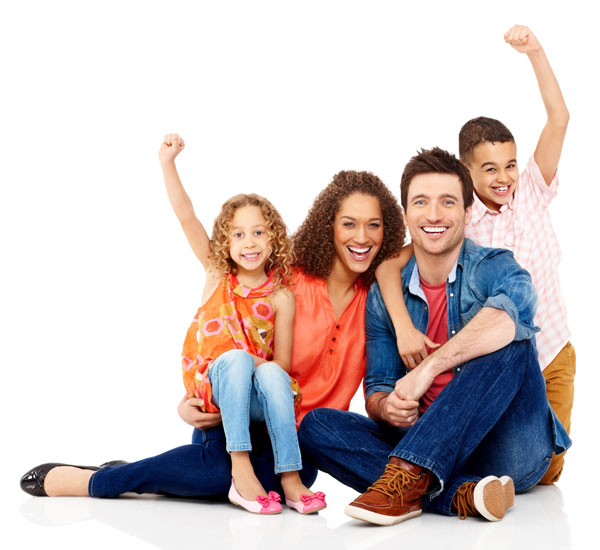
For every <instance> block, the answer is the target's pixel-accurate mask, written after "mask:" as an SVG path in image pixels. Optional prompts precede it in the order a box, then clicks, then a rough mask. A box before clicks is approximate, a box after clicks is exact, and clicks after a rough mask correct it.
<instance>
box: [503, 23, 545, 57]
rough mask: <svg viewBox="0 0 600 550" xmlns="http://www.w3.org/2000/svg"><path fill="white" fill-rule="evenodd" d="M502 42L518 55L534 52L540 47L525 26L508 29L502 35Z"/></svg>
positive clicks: (533, 35)
mask: <svg viewBox="0 0 600 550" xmlns="http://www.w3.org/2000/svg"><path fill="white" fill-rule="evenodd" d="M504 41H505V42H507V43H508V44H510V45H511V46H512V47H513V48H514V49H515V50H517V51H518V52H519V53H530V52H535V51H537V50H539V49H540V48H541V47H542V46H541V45H540V43H539V42H538V39H537V38H536V37H535V34H533V32H531V30H530V29H529V27H526V26H525V25H515V26H514V27H511V28H510V29H508V31H507V32H506V34H505V35H504Z"/></svg>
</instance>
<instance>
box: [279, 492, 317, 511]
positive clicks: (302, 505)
mask: <svg viewBox="0 0 600 550" xmlns="http://www.w3.org/2000/svg"><path fill="white" fill-rule="evenodd" d="M285 503H286V504H287V505H288V506H289V507H290V508H293V509H294V510H296V512H300V513H301V514H312V513H313V512H318V511H319V510H322V509H323V508H327V503H326V502H325V493H322V492H321V491H317V492H316V493H314V494H312V495H300V500H290V499H289V498H286V499H285Z"/></svg>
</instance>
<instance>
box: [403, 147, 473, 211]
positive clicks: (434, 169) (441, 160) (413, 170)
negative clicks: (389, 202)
mask: <svg viewBox="0 0 600 550" xmlns="http://www.w3.org/2000/svg"><path fill="white" fill-rule="evenodd" d="M421 174H455V175H456V176H457V177H458V179H459V180H460V184H461V188H462V195H463V201H464V204H465V210H466V209H467V208H468V207H469V206H471V205H472V204H473V180H472V179H471V174H469V169H468V168H467V167H466V166H465V165H464V164H463V163H462V162H461V161H460V160H458V159H457V158H456V157H455V156H454V155H453V154H452V153H448V151H444V150H443V149H440V148H439V147H434V148H433V149H421V151H420V152H419V153H417V154H416V155H415V156H414V157H412V158H411V159H410V160H409V161H408V163H407V164H406V166H405V167H404V172H403V173H402V179H401V181H400V201H401V203H402V208H404V210H405V211H406V205H407V198H408V188H409V187H410V182H411V181H412V179H413V178H414V177H415V176H419V175H421Z"/></svg>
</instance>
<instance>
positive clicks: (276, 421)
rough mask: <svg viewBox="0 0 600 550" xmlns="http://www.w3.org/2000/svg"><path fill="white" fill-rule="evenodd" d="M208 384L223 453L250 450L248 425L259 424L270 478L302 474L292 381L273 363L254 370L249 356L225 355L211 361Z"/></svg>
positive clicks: (237, 353)
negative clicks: (271, 467) (267, 442)
mask: <svg viewBox="0 0 600 550" xmlns="http://www.w3.org/2000/svg"><path fill="white" fill-rule="evenodd" d="M209 379H210V383H211V386H212V391H213V402H214V404H215V405H217V407H219V409H220V410H221V418H222V421H223V428H224V430H225V437H226V440H227V446H226V448H227V451H228V452H232V451H250V450H252V443H251V441H250V422H264V423H265V424H266V427H267V430H268V432H269V437H270V439H271V446H272V447H273V457H274V461H275V473H276V474H280V473H282V472H289V471H295V470H301V469H302V459H301V456H300V447H299V446H298V437H297V434H296V418H295V415H294V394H293V392H292V388H291V381H290V377H289V375H288V374H287V373H286V372H285V371H284V370H283V369H282V368H281V367H280V366H279V365H277V363H273V362H268V363H262V364H261V365H259V366H258V367H256V368H255V367H254V358H253V356H252V355H250V354H249V353H248V352H246V351H243V350H238V349H235V350H230V351H227V352H225V353H223V354H222V355H221V356H219V357H218V358H217V359H215V361H214V362H213V364H212V365H211V367H210V370H209Z"/></svg>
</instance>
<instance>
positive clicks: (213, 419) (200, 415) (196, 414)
mask: <svg viewBox="0 0 600 550" xmlns="http://www.w3.org/2000/svg"><path fill="white" fill-rule="evenodd" d="M202 405H204V403H203V402H202V399H197V398H195V397H192V398H188V396H187V395H184V396H183V399H182V400H181V401H180V402H179V404H178V405H177V413H178V414H179V416H180V417H181V419H182V420H183V421H184V422H186V423H187V424H189V425H190V426H194V428H198V429H199V430H206V429H207V428H214V427H215V426H218V425H219V424H220V423H221V413H206V412H202V410H201V408H200V407H202Z"/></svg>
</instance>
